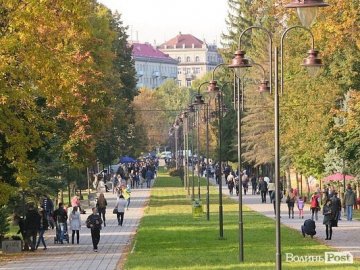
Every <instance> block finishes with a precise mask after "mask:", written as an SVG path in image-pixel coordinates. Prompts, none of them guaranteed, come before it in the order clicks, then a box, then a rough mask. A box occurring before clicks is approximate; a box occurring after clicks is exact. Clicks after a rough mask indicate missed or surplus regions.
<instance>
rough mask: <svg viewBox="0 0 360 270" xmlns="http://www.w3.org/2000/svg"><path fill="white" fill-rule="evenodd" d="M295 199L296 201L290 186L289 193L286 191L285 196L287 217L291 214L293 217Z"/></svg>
mask: <svg viewBox="0 0 360 270" xmlns="http://www.w3.org/2000/svg"><path fill="white" fill-rule="evenodd" d="M295 201H296V196H295V193H294V190H293V189H292V188H291V189H290V190H289V193H288V195H287V197H286V204H287V206H288V211H289V218H290V217H291V216H292V218H294V205H295Z"/></svg>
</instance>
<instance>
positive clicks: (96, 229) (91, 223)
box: [86, 207, 102, 252]
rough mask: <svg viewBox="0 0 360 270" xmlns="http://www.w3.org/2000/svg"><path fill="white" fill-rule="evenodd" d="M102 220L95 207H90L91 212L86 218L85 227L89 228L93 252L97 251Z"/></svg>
mask: <svg viewBox="0 0 360 270" xmlns="http://www.w3.org/2000/svg"><path fill="white" fill-rule="evenodd" d="M101 224H102V220H101V217H100V216H99V215H98V213H97V208H96V207H93V208H92V214H91V215H90V216H88V218H87V219H86V227H87V228H89V229H90V230H91V240H92V244H93V248H94V252H97V251H98V244H99V242H100V230H101Z"/></svg>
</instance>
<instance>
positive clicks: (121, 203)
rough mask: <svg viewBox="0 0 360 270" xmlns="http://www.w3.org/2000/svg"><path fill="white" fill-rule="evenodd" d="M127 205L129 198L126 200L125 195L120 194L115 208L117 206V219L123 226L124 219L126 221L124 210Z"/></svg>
mask: <svg viewBox="0 0 360 270" xmlns="http://www.w3.org/2000/svg"><path fill="white" fill-rule="evenodd" d="M126 205H127V200H125V198H124V196H123V195H120V196H119V198H118V199H117V201H116V205H115V208H117V220H118V225H120V226H122V224H123V221H124V212H125V207H126Z"/></svg>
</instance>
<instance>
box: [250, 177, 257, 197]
mask: <svg viewBox="0 0 360 270" xmlns="http://www.w3.org/2000/svg"><path fill="white" fill-rule="evenodd" d="M250 181H251V187H252V190H251V194H252V195H256V191H257V190H256V189H257V182H256V176H255V174H252V175H251V180H250Z"/></svg>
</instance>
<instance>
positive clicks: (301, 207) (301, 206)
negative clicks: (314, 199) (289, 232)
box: [297, 196, 305, 218]
mask: <svg viewBox="0 0 360 270" xmlns="http://www.w3.org/2000/svg"><path fill="white" fill-rule="evenodd" d="M304 204H305V202H304V199H303V197H301V196H300V197H299V199H298V200H297V207H298V209H299V218H304Z"/></svg>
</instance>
